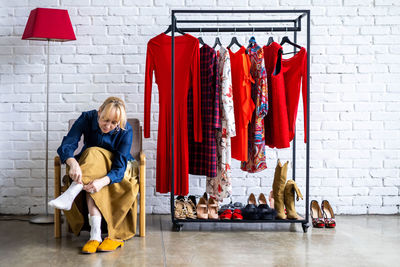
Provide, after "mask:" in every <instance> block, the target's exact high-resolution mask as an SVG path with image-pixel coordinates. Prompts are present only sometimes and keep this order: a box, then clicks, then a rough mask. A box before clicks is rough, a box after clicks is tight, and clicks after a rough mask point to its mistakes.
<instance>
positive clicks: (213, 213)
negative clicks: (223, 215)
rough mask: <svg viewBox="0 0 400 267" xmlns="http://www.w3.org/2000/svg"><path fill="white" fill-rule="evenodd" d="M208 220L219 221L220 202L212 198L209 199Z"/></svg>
mask: <svg viewBox="0 0 400 267" xmlns="http://www.w3.org/2000/svg"><path fill="white" fill-rule="evenodd" d="M207 208H208V219H211V220H217V219H218V202H217V201H216V200H215V199H214V198H212V197H210V198H209V199H208V205H207Z"/></svg>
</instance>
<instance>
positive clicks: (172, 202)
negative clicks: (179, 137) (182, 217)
mask: <svg viewBox="0 0 400 267" xmlns="http://www.w3.org/2000/svg"><path fill="white" fill-rule="evenodd" d="M175 20H176V18H175V12H174V10H172V13H171V122H172V126H171V199H170V201H171V217H172V221H173V222H174V214H175V205H174V195H175V190H174V189H175V143H174V140H175V138H174V135H175V120H174V116H175V114H174V111H175V93H174V91H175V90H174V89H175V88H174V86H175V23H176V22H175Z"/></svg>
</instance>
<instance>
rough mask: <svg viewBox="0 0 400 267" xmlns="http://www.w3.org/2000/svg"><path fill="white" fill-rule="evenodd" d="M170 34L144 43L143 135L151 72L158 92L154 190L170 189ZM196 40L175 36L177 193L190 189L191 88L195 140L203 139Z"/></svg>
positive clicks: (146, 130) (147, 129) (146, 128)
mask: <svg viewBox="0 0 400 267" xmlns="http://www.w3.org/2000/svg"><path fill="white" fill-rule="evenodd" d="M171 39H172V38H171V36H168V35H166V34H164V33H162V34H160V35H157V36H156V37H154V38H152V39H151V40H150V41H149V42H148V44H147V56H146V77H145V100H144V137H145V138H149V137H150V116H151V114H150V107H151V91H152V90H151V89H152V80H153V71H154V73H155V78H156V83H157V85H158V92H159V107H160V111H159V121H158V137H157V138H158V139H157V166H156V190H157V192H159V193H168V192H169V191H170V190H171V182H172V179H171V125H172V118H171ZM199 56H200V55H199V41H198V39H197V38H195V37H193V36H191V35H189V34H185V35H182V36H177V37H175V86H174V88H175V93H174V95H175V113H174V119H175V123H174V124H175V125H174V129H175V136H174V143H175V146H174V147H175V150H174V151H175V164H174V166H175V180H174V181H175V182H174V183H175V186H174V193H175V194H176V195H187V194H188V192H189V179H188V171H189V150H188V126H187V120H188V118H187V96H188V90H189V88H190V87H192V88H193V125H194V139H195V141H197V142H201V141H202V131H201V97H200V69H199V62H200V58H199Z"/></svg>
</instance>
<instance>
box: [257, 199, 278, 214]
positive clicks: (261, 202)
mask: <svg viewBox="0 0 400 267" xmlns="http://www.w3.org/2000/svg"><path fill="white" fill-rule="evenodd" d="M257 213H258V216H259V219H260V220H272V219H274V218H275V215H276V214H275V210H273V209H271V208H270V207H269V206H268V204H267V198H266V197H265V195H264V194H263V193H261V194H260V195H259V196H258V207H257Z"/></svg>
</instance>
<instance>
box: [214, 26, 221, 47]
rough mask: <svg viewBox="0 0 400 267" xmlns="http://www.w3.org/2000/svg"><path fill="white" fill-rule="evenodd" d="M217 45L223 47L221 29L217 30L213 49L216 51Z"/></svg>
mask: <svg viewBox="0 0 400 267" xmlns="http://www.w3.org/2000/svg"><path fill="white" fill-rule="evenodd" d="M217 45H219V46H221V47H222V44H221V40H220V39H219V28H217V38H215V42H214V45H213V48H214V49H215V48H216V47H217Z"/></svg>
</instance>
